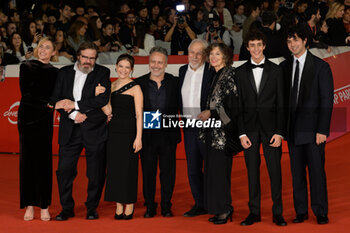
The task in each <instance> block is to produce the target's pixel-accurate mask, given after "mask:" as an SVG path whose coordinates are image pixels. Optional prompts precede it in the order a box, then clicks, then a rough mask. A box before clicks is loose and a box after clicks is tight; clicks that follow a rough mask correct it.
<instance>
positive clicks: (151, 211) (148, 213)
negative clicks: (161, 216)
mask: <svg viewBox="0 0 350 233" xmlns="http://www.w3.org/2000/svg"><path fill="white" fill-rule="evenodd" d="M156 214H157V212H156V210H154V209H150V208H147V210H146V212H145V214H144V215H143V217H144V218H153V217H154V216H155V215H156Z"/></svg>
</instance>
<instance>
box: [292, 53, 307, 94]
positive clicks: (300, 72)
mask: <svg viewBox="0 0 350 233" xmlns="http://www.w3.org/2000/svg"><path fill="white" fill-rule="evenodd" d="M306 54H307V50H306V51H305V53H304V54H303V55H301V56H300V57H299V58H297V57H295V56H294V55H293V57H294V62H293V74H292V86H293V85H294V74H295V67H296V65H297V60H298V61H299V75H298V76H299V80H298V81H299V82H298V91H297V101H298V98H299V91H300V83H301V74H302V73H303V69H304V65H305V60H306Z"/></svg>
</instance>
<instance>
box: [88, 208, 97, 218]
mask: <svg viewBox="0 0 350 233" xmlns="http://www.w3.org/2000/svg"><path fill="white" fill-rule="evenodd" d="M86 219H87V220H95V219H98V213H97V211H96V210H95V209H91V210H88V212H87V214H86Z"/></svg>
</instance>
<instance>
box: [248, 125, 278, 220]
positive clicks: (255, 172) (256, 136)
mask: <svg viewBox="0 0 350 233" xmlns="http://www.w3.org/2000/svg"><path fill="white" fill-rule="evenodd" d="M262 135H263V134H262V133H260V132H259V131H258V132H252V133H247V136H248V138H249V139H250V141H251V143H252V146H251V147H249V148H248V149H246V150H244V158H245V163H246V167H247V171H248V184H249V203H248V205H249V210H250V213H252V214H256V215H260V204H261V203H260V202H261V190H260V163H261V160H260V144H262V147H263V151H264V157H265V161H266V167H267V170H268V173H269V177H270V185H271V196H272V201H273V205H272V213H273V214H278V215H281V214H282V211H283V210H282V176H281V156H282V149H281V147H277V148H276V147H272V146H270V144H269V141H270V138H266V137H265V138H264V137H263V136H262Z"/></svg>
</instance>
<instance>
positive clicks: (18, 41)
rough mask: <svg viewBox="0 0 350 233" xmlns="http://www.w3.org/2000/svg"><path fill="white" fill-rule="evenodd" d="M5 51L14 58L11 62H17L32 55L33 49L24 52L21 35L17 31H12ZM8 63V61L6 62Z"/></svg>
mask: <svg viewBox="0 0 350 233" xmlns="http://www.w3.org/2000/svg"><path fill="white" fill-rule="evenodd" d="M6 53H8V54H11V55H12V56H13V57H14V58H17V59H18V60H17V59H12V60H13V62H11V64H17V63H20V62H22V61H24V60H27V59H29V58H31V57H32V56H33V50H29V51H27V52H24V47H23V42H22V38H21V35H20V34H19V33H17V32H15V33H13V34H12V35H11V36H10V38H9V44H8V49H7V50H6ZM7 64H10V63H7Z"/></svg>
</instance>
